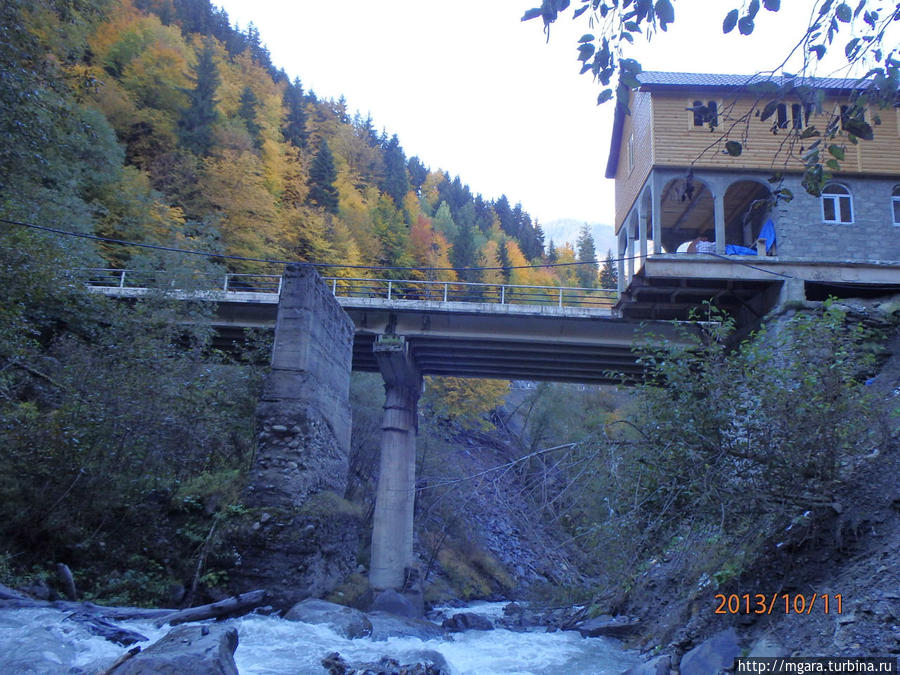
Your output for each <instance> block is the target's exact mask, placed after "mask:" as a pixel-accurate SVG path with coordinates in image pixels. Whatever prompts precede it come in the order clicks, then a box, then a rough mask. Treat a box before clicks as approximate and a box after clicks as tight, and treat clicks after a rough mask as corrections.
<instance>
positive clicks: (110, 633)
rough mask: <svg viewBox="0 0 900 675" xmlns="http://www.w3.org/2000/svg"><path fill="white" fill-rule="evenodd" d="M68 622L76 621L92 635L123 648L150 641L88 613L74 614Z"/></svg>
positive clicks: (69, 617) (67, 618) (68, 618)
mask: <svg viewBox="0 0 900 675" xmlns="http://www.w3.org/2000/svg"><path fill="white" fill-rule="evenodd" d="M66 621H75V622H77V623H79V624H81V625H82V626H84V628H85V629H86V630H87V631H88V632H89V633H91V634H92V635H96V636H98V637H102V638H103V639H104V640H108V641H109V642H115V643H116V644H117V645H122V646H123V647H130V646H131V645H133V644H135V643H136V642H147V640H149V639H150V638H148V637H146V636H144V635H141V634H140V633H136V632H135V631H133V630H128V629H127V628H122V627H121V626H117V625H115V624H114V623H112V622H111V621H107V620H106V619H103V618H101V617H99V616H95V615H94V614H89V613H87V612H74V613H72V614H70V615H69V616H67V617H66Z"/></svg>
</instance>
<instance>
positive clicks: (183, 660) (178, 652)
mask: <svg viewBox="0 0 900 675" xmlns="http://www.w3.org/2000/svg"><path fill="white" fill-rule="evenodd" d="M237 645H238V634H237V629H235V628H225V629H222V628H217V627H215V626H178V627H177V628H173V629H172V630H171V631H169V632H168V633H167V634H166V635H165V637H163V638H161V639H160V640H157V641H156V642H154V643H153V644H152V645H150V646H149V647H147V649H145V650H144V651H142V652H139V653H138V654H137V655H135V656H134V657H132V658H130V659H129V660H127V661H125V662H124V663H123V664H121V665H120V666H118V667H116V668H115V669H114V670H112V671H111V675H158V674H159V673H172V674H173V675H175V674H177V673H185V674H187V673H190V674H191V675H238V669H237V666H236V665H235V663H234V650H235V649H237Z"/></svg>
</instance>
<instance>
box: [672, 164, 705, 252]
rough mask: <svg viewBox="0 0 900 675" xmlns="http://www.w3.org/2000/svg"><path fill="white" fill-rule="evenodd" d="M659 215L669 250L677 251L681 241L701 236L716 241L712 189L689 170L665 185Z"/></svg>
mask: <svg viewBox="0 0 900 675" xmlns="http://www.w3.org/2000/svg"><path fill="white" fill-rule="evenodd" d="M660 216H661V223H662V228H661V229H662V237H661V238H662V241H661V244H662V246H663V248H664V249H665V250H666V251H676V250H677V249H678V246H679V244H682V243H683V242H686V241H692V240H694V239H697V238H698V237H705V238H706V239H708V240H709V241H715V238H716V232H715V230H716V222H715V209H714V206H713V196H712V192H711V191H710V189H709V187H708V186H707V185H706V183H704V182H703V181H701V180H699V179H697V178H695V177H694V176H693V174H692V173H690V172H689V173H688V174H687V176H685V177H683V178H676V179H674V180H671V181H669V182H668V183H667V184H666V186H665V187H664V188H663V191H662V199H661V202H660Z"/></svg>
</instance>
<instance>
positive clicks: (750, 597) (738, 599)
mask: <svg viewBox="0 0 900 675" xmlns="http://www.w3.org/2000/svg"><path fill="white" fill-rule="evenodd" d="M715 600H716V602H717V603H718V604H717V605H716V609H715V613H716V614H773V613H776V614H780V613H782V612H783V613H785V614H807V615H809V614H812V613H813V610H816V611H819V612H822V613H823V614H830V613H831V612H835V613H837V614H842V613H843V609H844V598H843V596H842V595H841V594H840V593H831V594H829V593H812V594H811V595H805V594H803V593H771V594H765V593H743V594H738V593H731V594H729V595H725V594H724V593H716V595H715Z"/></svg>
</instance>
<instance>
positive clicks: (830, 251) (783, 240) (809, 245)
mask: <svg viewBox="0 0 900 675" xmlns="http://www.w3.org/2000/svg"><path fill="white" fill-rule="evenodd" d="M834 182H835V183H839V184H841V185H843V186H844V187H846V188H847V189H848V190H849V191H850V194H851V197H852V199H853V222H852V223H824V222H822V220H823V219H822V200H821V198H819V197H813V196H811V195H809V194H807V192H806V191H805V190H804V189H803V186H802V185H801V184H800V178H799V177H796V176H789V177H787V178H786V179H785V186H786V187H787V188H788V189H790V190H791V191H792V192H793V193H794V199H793V200H792V201H791V202H789V203H786V204H780V205H779V207H778V210H777V213H776V214H775V218H776V220H775V222H776V231H777V235H778V255H780V256H781V255H783V256H789V257H792V258H813V259H817V260H860V261H869V262H895V263H896V262H898V261H900V226H898V225H894V224H893V214H892V212H891V191H892V190H893V188H894V187H896V186H897V185H898V184H900V177H898V178H897V179H894V180H892V179H888V178H870V177H853V176H849V177H846V178H845V177H839V178H837V179H835V180H834Z"/></svg>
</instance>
